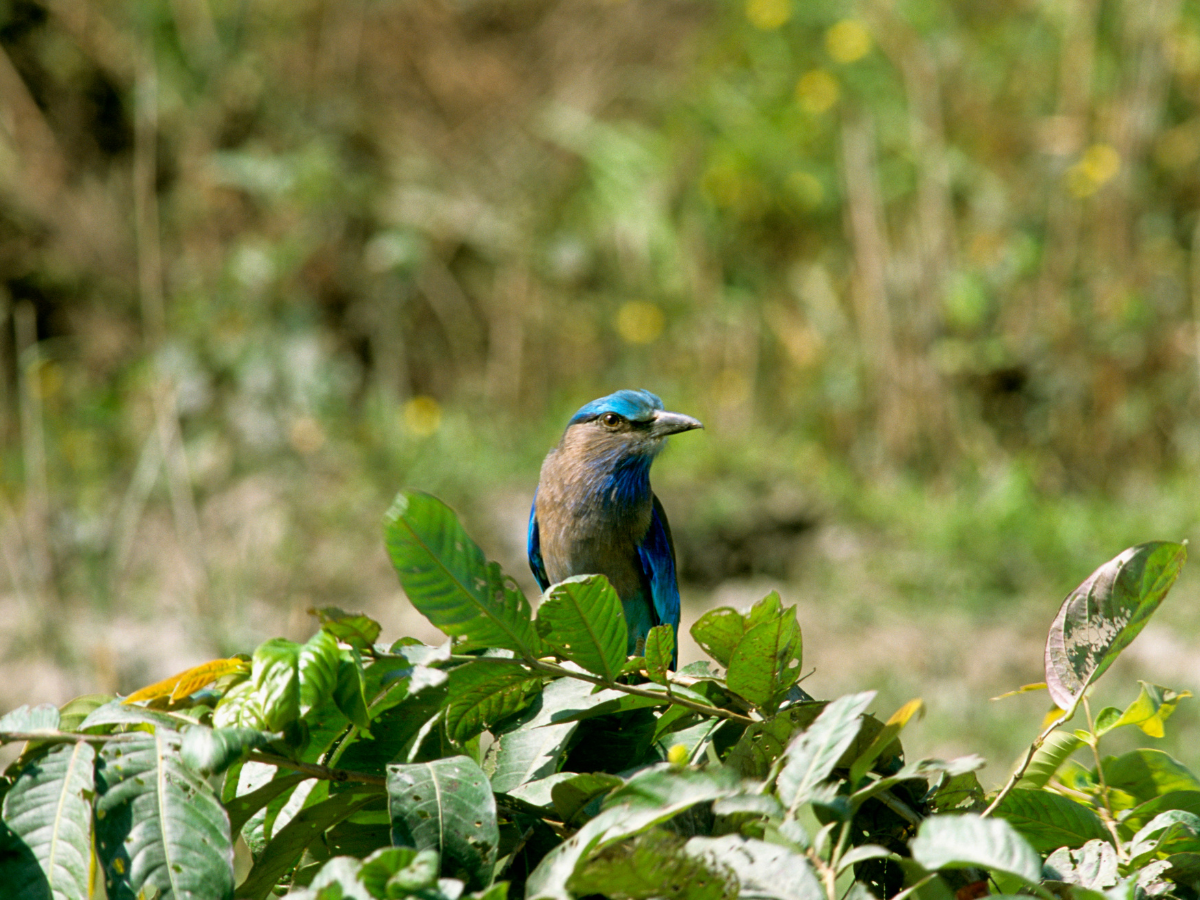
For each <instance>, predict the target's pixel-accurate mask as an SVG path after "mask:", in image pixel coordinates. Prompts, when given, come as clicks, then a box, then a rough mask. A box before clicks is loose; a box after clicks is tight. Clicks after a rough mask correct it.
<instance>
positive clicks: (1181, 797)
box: [1121, 791, 1200, 837]
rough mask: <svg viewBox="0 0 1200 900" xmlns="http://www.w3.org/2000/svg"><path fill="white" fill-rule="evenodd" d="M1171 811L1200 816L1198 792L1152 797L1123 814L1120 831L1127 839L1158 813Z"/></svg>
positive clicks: (1173, 793)
mask: <svg viewBox="0 0 1200 900" xmlns="http://www.w3.org/2000/svg"><path fill="white" fill-rule="evenodd" d="M1171 809H1182V810H1184V811H1185V812H1190V813H1194V814H1196V815H1200V791H1167V792H1166V793H1165V794H1161V795H1159V796H1157V797H1152V798H1150V799H1149V800H1147V801H1146V802H1145V803H1140V804H1138V805H1137V806H1135V807H1134V808H1133V809H1131V810H1129V811H1128V812H1127V813H1125V815H1124V817H1123V818H1122V819H1121V830H1122V832H1123V833H1124V834H1125V836H1126V837H1128V836H1130V835H1132V834H1134V833H1135V832H1136V831H1137V830H1138V829H1140V828H1141V827H1142V826H1143V825H1145V824H1146V823H1147V822H1149V821H1150V820H1151V819H1153V818H1154V817H1155V816H1157V815H1158V814H1159V813H1163V812H1167V811H1168V810H1171Z"/></svg>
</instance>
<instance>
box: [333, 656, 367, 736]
mask: <svg viewBox="0 0 1200 900" xmlns="http://www.w3.org/2000/svg"><path fill="white" fill-rule="evenodd" d="M365 687H366V686H365V684H364V683H363V667H362V660H361V659H360V658H359V656H358V651H357V650H349V651H343V653H342V654H341V655H339V658H338V662H337V680H336V681H335V682H334V687H333V702H334V704H335V705H336V706H337V708H338V710H339V711H340V712H341V713H342V715H344V716H345V717H346V718H347V719H349V720H350V721H351V722H352V723H354V725H355V727H357V728H358V730H359V731H361V732H362V733H363V734H364V735H366V736H367V737H370V736H371V718H370V715H369V714H368V712H367V698H366V694H365Z"/></svg>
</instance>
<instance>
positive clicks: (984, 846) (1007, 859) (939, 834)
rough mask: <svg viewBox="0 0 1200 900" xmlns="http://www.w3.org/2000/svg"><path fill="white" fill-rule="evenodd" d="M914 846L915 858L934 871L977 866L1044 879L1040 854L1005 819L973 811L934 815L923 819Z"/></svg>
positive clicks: (1034, 880) (1028, 880)
mask: <svg viewBox="0 0 1200 900" xmlns="http://www.w3.org/2000/svg"><path fill="white" fill-rule="evenodd" d="M911 849H912V855H913V859H915V860H916V861H917V862H919V863H920V864H921V865H922V866H924V867H925V868H926V869H930V870H933V871H936V870H938V869H962V868H969V867H972V866H978V867H979V868H982V869H992V870H995V871H998V872H1005V873H1008V874H1010V875H1014V876H1016V877H1017V878H1020V879H1021V880H1023V881H1025V882H1026V883H1027V884H1037V883H1038V881H1039V880H1040V879H1041V873H1042V861H1041V857H1039V856H1038V855H1037V852H1036V851H1035V850H1034V849H1033V848H1032V847H1031V846H1029V844H1028V843H1027V842H1026V841H1025V839H1024V838H1023V837H1021V835H1020V834H1018V833H1017V831H1016V829H1014V828H1013V826H1012V825H1010V824H1009V823H1008V822H1006V821H1004V820H1003V819H985V818H982V817H981V816H977V815H975V814H974V813H961V814H959V815H952V816H932V817H930V818H928V819H926V820H925V821H923V822H922V823H921V827H920V828H919V829H918V831H917V836H916V837H915V838H913V841H912V847H911Z"/></svg>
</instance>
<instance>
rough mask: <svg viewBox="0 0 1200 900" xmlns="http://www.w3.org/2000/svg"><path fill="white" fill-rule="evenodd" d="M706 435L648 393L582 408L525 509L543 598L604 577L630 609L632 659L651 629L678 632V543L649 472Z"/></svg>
mask: <svg viewBox="0 0 1200 900" xmlns="http://www.w3.org/2000/svg"><path fill="white" fill-rule="evenodd" d="M703 427H704V425H703V424H701V422H700V421H699V420H698V419H694V418H692V417H691V416H686V415H683V414H682V413H676V412H668V411H666V410H665V409H664V408H663V403H662V400H660V399H659V398H658V397H657V396H656V395H654V394H652V393H650V392H649V391H644V390H620V391H616V392H615V393H612V394H609V395H608V396H606V397H600V398H598V399H596V400H593V401H591V402H590V403H587V404H585V405H584V406H582V407H580V409H579V411H578V412H576V413H575V415H573V416H572V417H571V420H570V421H569V422H568V423H567V427H566V430H565V431H564V432H563V435H562V439H561V440H560V441H559V442H558V444H557V445H556V446H555V447H553V448H552V449H551V450H550V452H549V453H548V454H546V459H545V461H544V462H543V463H542V468H541V473H540V475H539V477H538V483H537V488H536V490H535V491H534V494H533V505H532V508H531V509H530V511H529V533H528V541H527V550H528V555H529V567H530V569H532V570H533V577H534V578H535V579H536V580H537V583H538V584H539V585H540V586H541V589H542V590H543V591H545V590H546V589H547V588H549V587H550V585H552V584H555V583H557V582H559V581H562V580H563V579H566V578H570V577H571V576H573V575H595V574H599V575H604V576H605V577H606V578H607V579H608V581H609V583H610V584H612V586H613V588H614V589H615V590H616V592H617V596H618V597H620V599H621V606H622V608H623V609H624V611H625V621H626V624H627V625H628V628H629V642H628V647H627V655H629V656H641V655H643V652H644V649H645V642H646V636H647V635H648V634H649V632H650V629H651V628H652V627H654V626H655V625H662V624H668V625H671V626H672V629H673V631H674V633H675V634H676V635H678V633H679V583H678V581H677V579H676V575H675V544H674V541H673V540H672V538H671V526H670V525H669V524H668V522H667V513H666V511H665V510H664V509H663V505H662V503H661V502H659V499H658V497H657V496H655V494H654V491H652V490H651V488H650V464H651V463H652V462H654V458H655V456H657V455H658V453H659V451H661V450H662V448H663V444H664V443H665V441H666V439H667V437H668V436H670V435H672V434H679V433H680V432H684V431H691V430H692V429H695V428H703ZM677 662H678V652H676V653H675V654H674V656H673V657H672V660H671V667H672V668H674V667H675V665H676V664H677Z"/></svg>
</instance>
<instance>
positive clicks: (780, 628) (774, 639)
mask: <svg viewBox="0 0 1200 900" xmlns="http://www.w3.org/2000/svg"><path fill="white" fill-rule="evenodd" d="M773 596H775V597H778V595H777V594H774V595H773ZM775 605H778V604H777V603H776V604H775ZM802 646H803V644H802V641H801V637H800V626H799V625H798V624H796V607H794V606H789V607H788V608H787V609H785V610H781V611H780V612H779V614H778V615H776V616H775V617H773V618H769V619H766V620H765V621H762V622H759V623H758V624H756V625H754V626H753V627H750V628H748V629H747V630H746V633H745V634H744V635H742V638H741V640H739V641H738V643H737V645H736V646H735V647H734V648H733V652H732V653H730V655H729V671H728V672H727V673H726V677H725V683H726V684H728V685H729V689H730V690H731V691H736V692H737V693H738V694H740V695H741V696H743V697H745V698H746V699H747V700H749V701H750V702H751V703H753V704H754V705H755V706H760V707H769V706H770V705H771V703H772V702H773V700H774V698H776V697H777V696H778V695H779V694H780V692H781V691H783V690H786V689H787V688H788V687H790V686H791V685H793V684H795V682H796V679H797V678H798V677H799V676H800V656H801V652H802Z"/></svg>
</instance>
